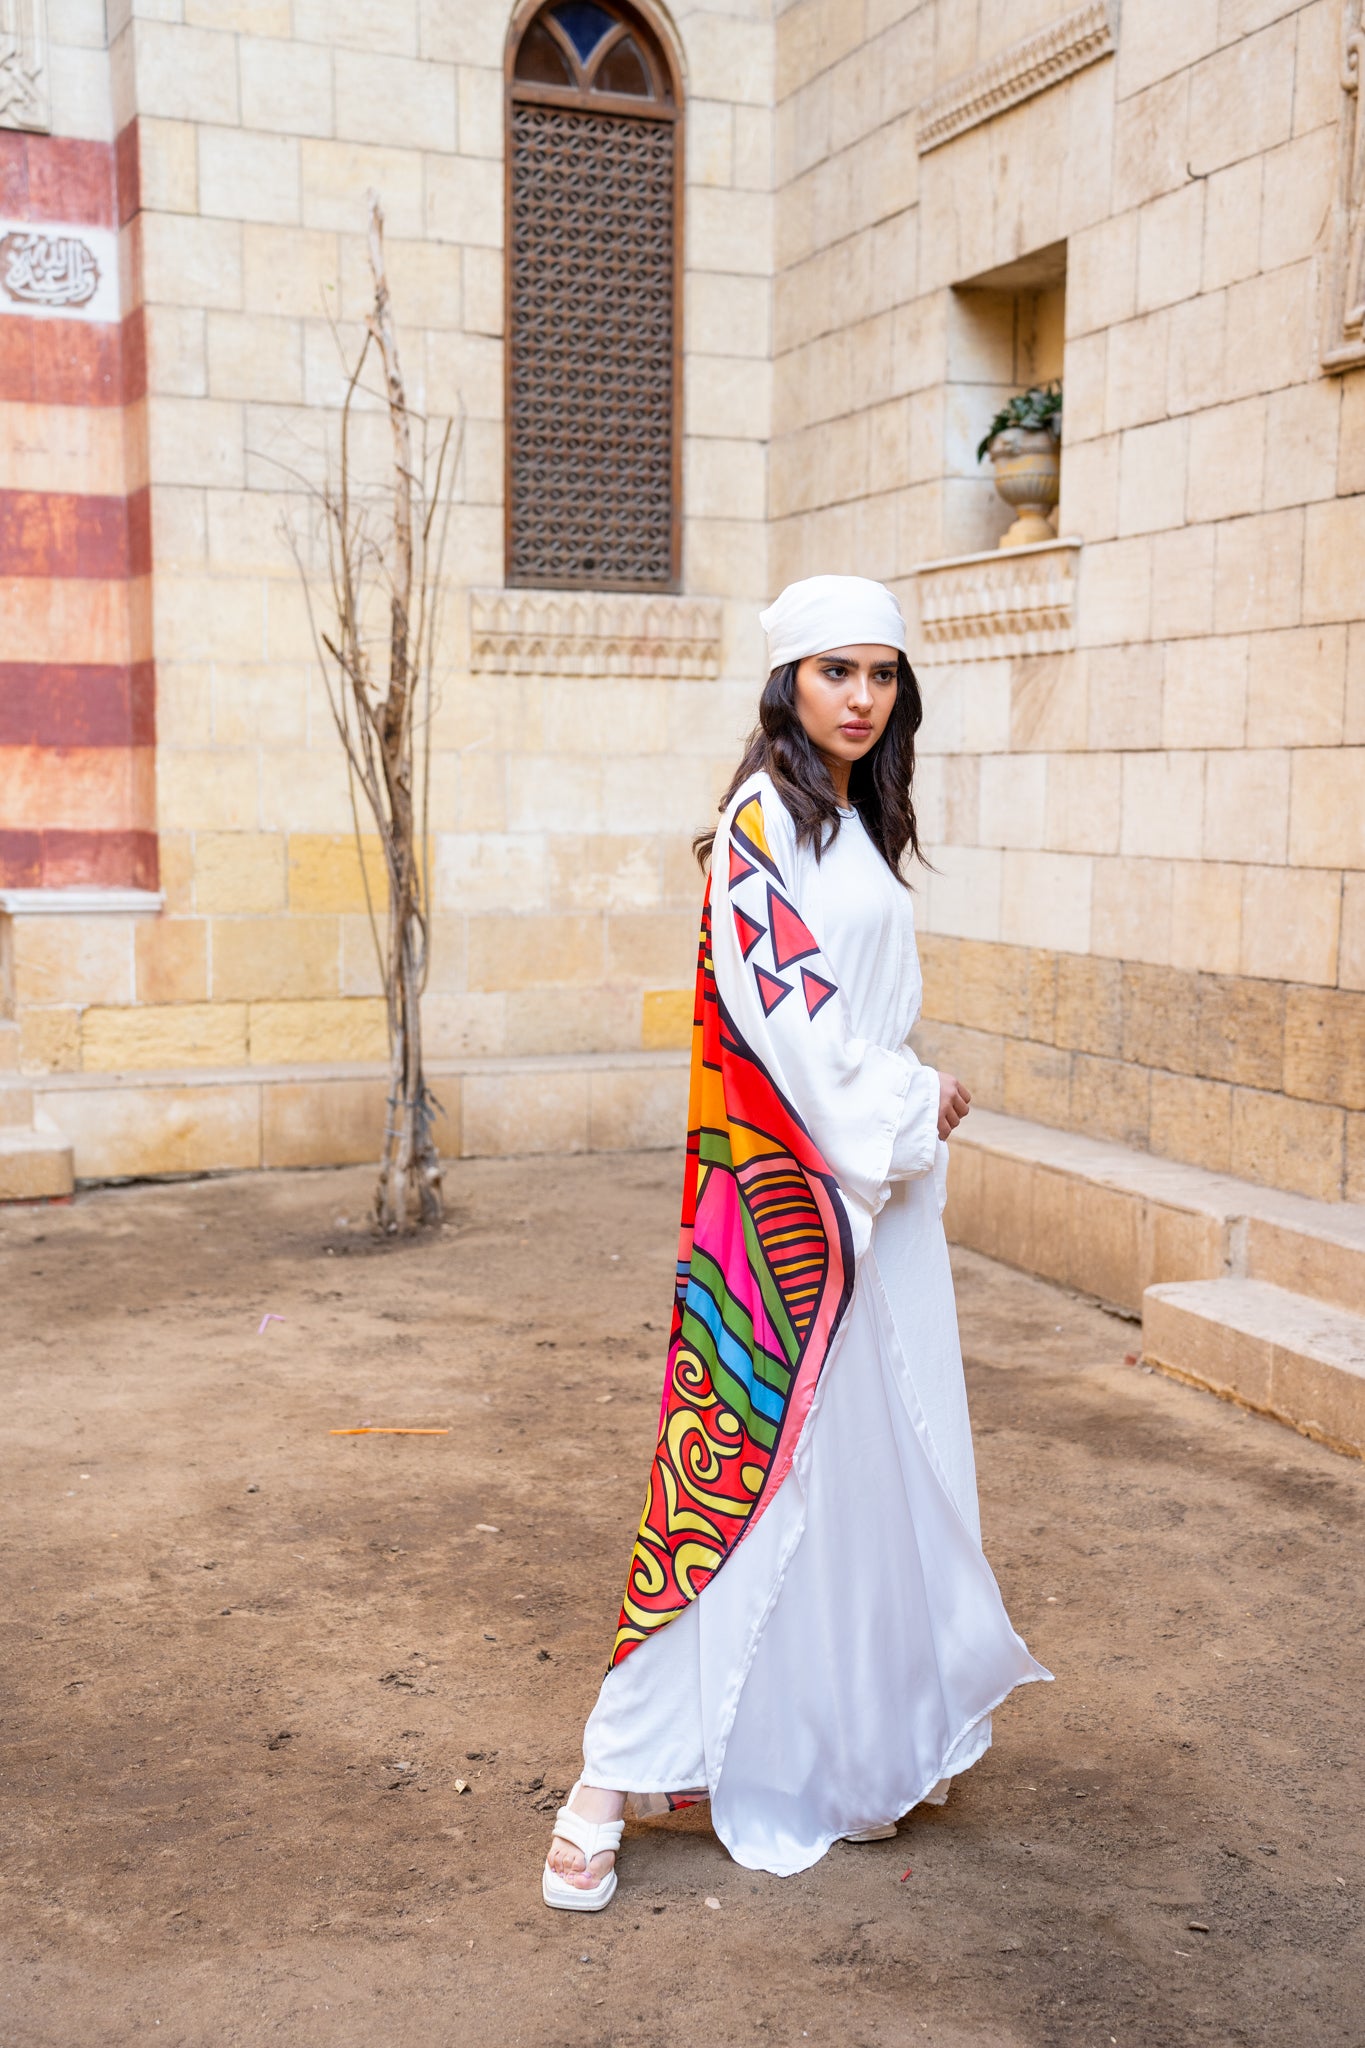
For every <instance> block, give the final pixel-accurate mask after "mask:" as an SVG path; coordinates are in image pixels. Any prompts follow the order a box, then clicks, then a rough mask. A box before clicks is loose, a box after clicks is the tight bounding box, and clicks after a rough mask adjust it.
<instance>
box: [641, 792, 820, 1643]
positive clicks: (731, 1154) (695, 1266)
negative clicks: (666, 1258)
mask: <svg viewBox="0 0 1365 2048" xmlns="http://www.w3.org/2000/svg"><path fill="white" fill-rule="evenodd" d="M749 809H750V810H751V811H758V806H757V804H755V805H752V806H750V807H749ZM745 818H746V814H745V813H741V819H740V820H737V821H736V826H735V829H734V832H733V836H732V840H731V847H730V859H731V873H732V875H734V873H735V868H736V866H738V867H739V868H740V870H741V878H742V876H743V875H748V874H752V873H753V872H754V871H755V867H756V866H761V867H765V868H766V869H767V870H768V872H769V873H771V874H773V875H774V876H776V875H777V869H776V867H775V865H774V863H773V861H772V856H771V854H770V853H769V851H768V848H767V843H766V841H765V840H764V838H763V832H762V815H761V811H760V812H759V815H758V818H757V821H756V823H755V820H754V819H753V818H751V817H750V818H748V819H747V829H743V828H742V826H741V820H744V819H745ZM778 879H779V880H780V877H778ZM783 908H784V909H789V908H790V907H789V906H787V905H786V904H785V903H784V905H783ZM790 915H791V917H793V918H795V916H796V913H795V912H794V911H791V912H790ZM750 922H751V921H750V920H748V919H745V920H744V922H743V923H741V922H740V918H739V916H738V915H737V916H736V926H737V931H738V934H739V939H740V945H741V948H742V949H743V950H746V952H747V950H751V948H745V936H746V932H745V927H746V925H747V924H749V923H750ZM797 922H798V923H799V920H797ZM801 929H802V931H804V929H805V928H804V926H802V927H801ZM788 936H789V937H790V936H791V935H790V933H789V934H788ZM793 942H794V941H793ZM758 972H760V973H761V972H763V970H758ZM767 979H768V980H769V981H771V982H772V983H773V986H774V989H775V990H776V991H777V993H776V994H775V996H774V998H773V1001H772V1002H771V1003H768V1002H767V1000H766V998H765V1009H768V1010H771V1009H772V1008H775V1007H776V1004H777V1003H778V1002H780V1001H782V999H783V998H784V997H785V996H787V995H790V994H791V989H790V987H789V986H788V984H787V983H785V982H783V981H780V980H777V979H776V977H774V976H771V975H769V976H767ZM814 979H816V977H812V980H814ZM821 986H822V987H823V986H824V984H823V983H822V984H821ZM759 987H760V991H761V989H762V982H761V981H760V983H759ZM810 1002H811V999H810V995H809V993H808V994H807V1004H808V1006H810ZM814 1007H818V1005H815V1006H814ZM814 1007H812V1010H811V1013H812V1015H813V1014H814ZM688 1123H689V1130H688V1139H687V1168H686V1176H685V1181H684V1188H683V1216H682V1230H681V1235H680V1244H679V1253H678V1275H677V1290H676V1295H675V1300H674V1308H673V1327H672V1334H671V1338H670V1342H669V1353H668V1372H667V1376H666V1378H665V1382H664V1396H663V1405H662V1409H661V1413H660V1421H659V1440H658V1448H657V1450H656V1452H655V1457H654V1464H653V1468H652V1470H651V1473H650V1481H649V1493H648V1497H647V1499H646V1501H645V1511H644V1515H643V1517H642V1519H641V1522H640V1531H639V1535H638V1537H637V1539H636V1544H635V1551H634V1554H633V1556H632V1558H631V1563H630V1571H629V1574H628V1578H627V1583H626V1594H625V1601H624V1604H623V1606H622V1609H621V1618H620V1624H619V1627H618V1631H617V1636H616V1644H615V1648H614V1651H613V1653H612V1663H613V1664H619V1663H620V1662H621V1660H622V1658H624V1657H626V1656H628V1655H629V1653H630V1652H631V1651H632V1650H633V1649H634V1648H635V1647H636V1646H637V1644H639V1643H641V1642H643V1641H644V1640H645V1638H646V1637H647V1636H648V1635H650V1634H651V1633H652V1632H653V1631H654V1630H656V1629H659V1628H662V1627H663V1626H664V1624H665V1623H666V1622H669V1621H671V1620H673V1618H674V1617H675V1616H676V1615H678V1614H680V1613H682V1611H683V1609H684V1608H685V1607H686V1606H687V1603H688V1602H689V1601H690V1600H694V1599H695V1598H696V1596H697V1594H698V1593H699V1592H700V1591H701V1590H702V1588H703V1587H704V1586H705V1585H706V1584H707V1583H708V1581H709V1580H710V1579H711V1578H713V1577H714V1575H715V1573H716V1572H717V1571H719V1569H720V1567H721V1565H722V1564H723V1563H724V1562H725V1559H726V1558H727V1557H728V1556H729V1554H730V1552H731V1551H732V1550H733V1548H734V1546H735V1544H736V1543H738V1542H739V1540H740V1538H741V1537H742V1536H743V1534H744V1532H745V1530H746V1529H747V1528H751V1527H752V1526H753V1524H754V1522H756V1521H757V1519H758V1517H759V1516H760V1515H761V1514H762V1512H763V1509H764V1507H765V1506H766V1504H767V1502H768V1501H769V1500H770V1499H771V1498H772V1496H773V1495H774V1493H775V1492H776V1490H777V1488H778V1487H779V1486H780V1485H781V1483H782V1481H783V1479H784V1478H785V1476H786V1473H787V1471H788V1469H789V1467H790V1464H791V1459H792V1454H793V1452H794V1450H795V1447H796V1443H797V1439H798V1438H799V1436H800V1433H801V1427H802V1424H803V1423H804V1421H805V1418H806V1415H807V1413H808V1411H809V1408H810V1403H811V1398H812V1396H813V1394H814V1391H815V1383H816V1380H817V1378H818V1376H819V1373H820V1369H821V1367H822V1365H823V1364H824V1361H825V1358H826V1357H827V1355H828V1353H829V1348H830V1345H831V1343H832V1341H833V1338H834V1333H835V1331H836V1330H837V1329H838V1327H839V1324H840V1322H841V1320H842V1318H843V1315H844V1312H845V1310H846V1308H847V1306H848V1302H849V1299H850V1297H851V1294H852V1289H853V1248H852V1241H851V1237H850V1233H849V1228H848V1219H847V1217H846V1215H845V1212H844V1206H843V1198H842V1196H841V1195H840V1193H839V1189H838V1185H837V1183H836V1181H835V1179H834V1177H833V1175H832V1174H831V1173H830V1171H829V1169H828V1168H827V1166H826V1165H825V1162H824V1160H823V1159H822V1158H821V1156H820V1154H819V1152H818V1151H817V1149H816V1147H815V1145H814V1143H813V1142H812V1140H811V1137H810V1135H809V1133H808V1132H807V1130H806V1128H805V1125H804V1124H803V1123H802V1121H801V1119H800V1117H799V1116H798V1115H797V1114H796V1111H795V1110H794V1109H793V1108H792V1106H791V1104H790V1103H788V1102H787V1101H786V1100H785V1099H784V1098H783V1096H782V1095H781V1094H780V1092H779V1091H778V1089H777V1088H776V1087H775V1086H774V1085H773V1083H772V1081H771V1079H770V1078H769V1076H768V1075H767V1073H766V1072H765V1071H764V1069H763V1067H762V1066H761V1064H760V1063H759V1060H758V1058H757V1056H756V1055H755V1053H754V1052H753V1051H752V1050H751V1049H750V1047H748V1046H747V1045H746V1044H745V1043H744V1041H743V1039H742V1038H741V1036H740V1034H739V1032H738V1031H737V1030H736V1028H735V1025H734V1022H733V1020H732V1018H731V1017H730V1016H729V1014H728V1013H727V1011H726V1009H725V1006H724V1004H723V1003H722V1002H721V1000H720V997H719V995H718V993H717V989H716V980H715V971H714V964H713V961H712V954H711V893H710V888H709V885H708V888H707V894H706V903H705V907H704V909H703V912H702V927H701V943H700V947H699V951H698V961H697V1000H696V1009H695V1012H694V1018H693V1035H692V1090H691V1104H690V1113H689V1117H688Z"/></svg>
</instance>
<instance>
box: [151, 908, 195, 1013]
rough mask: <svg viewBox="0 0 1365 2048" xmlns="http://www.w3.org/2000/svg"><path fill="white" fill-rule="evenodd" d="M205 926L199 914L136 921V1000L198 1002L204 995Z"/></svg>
mask: <svg viewBox="0 0 1365 2048" xmlns="http://www.w3.org/2000/svg"><path fill="white" fill-rule="evenodd" d="M207 936H208V928H207V926H206V925H205V923H204V921H203V919H202V918H185V917H158V918H154V919H147V920H146V921H140V922H139V923H138V924H137V926H136V927H135V929H134V932H133V956H134V962H135V971H136V979H137V999H138V1001H139V1002H140V1003H201V1002H203V1001H204V999H205V998H206V997H207V995H208V992H209V990H208V947H207V943H206V942H207Z"/></svg>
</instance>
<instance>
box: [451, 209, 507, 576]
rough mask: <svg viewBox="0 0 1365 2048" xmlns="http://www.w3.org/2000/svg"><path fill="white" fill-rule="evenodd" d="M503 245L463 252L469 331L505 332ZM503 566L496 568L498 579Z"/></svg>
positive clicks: (462, 296)
mask: <svg viewBox="0 0 1365 2048" xmlns="http://www.w3.org/2000/svg"><path fill="white" fill-rule="evenodd" d="M503 269H504V266H503V257H502V251H501V249H465V250H463V251H462V252H461V255H460V278H461V294H460V303H461V306H462V308H463V313H464V328H465V332H466V333H467V334H488V335H501V333H502V326H503V296H504V294H503ZM500 574H501V568H500V567H499V568H496V569H494V571H493V573H492V580H494V581H496V580H497V577H498V576H499V575H500Z"/></svg>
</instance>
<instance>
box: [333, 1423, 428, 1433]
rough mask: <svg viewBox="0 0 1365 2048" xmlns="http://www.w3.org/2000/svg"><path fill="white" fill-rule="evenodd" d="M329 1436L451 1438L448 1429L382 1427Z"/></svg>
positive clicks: (349, 1430) (368, 1425)
mask: <svg viewBox="0 0 1365 2048" xmlns="http://www.w3.org/2000/svg"><path fill="white" fill-rule="evenodd" d="M327 1434H328V1436H449V1435H450V1431H449V1430H448V1429H386V1428H384V1427H383V1426H382V1425H378V1426H373V1427H372V1426H371V1425H370V1424H369V1423H368V1422H367V1423H366V1424H365V1427H364V1428H363V1429H329V1430H328V1432H327Z"/></svg>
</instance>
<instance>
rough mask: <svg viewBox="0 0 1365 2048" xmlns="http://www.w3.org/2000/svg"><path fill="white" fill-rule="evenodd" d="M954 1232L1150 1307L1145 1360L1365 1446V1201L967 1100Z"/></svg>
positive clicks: (952, 1184) (1144, 1312) (1126, 1306)
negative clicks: (1243, 1174)
mask: <svg viewBox="0 0 1365 2048" xmlns="http://www.w3.org/2000/svg"><path fill="white" fill-rule="evenodd" d="M953 1149H954V1160H953V1170H952V1173H951V1174H950V1177H949V1204H948V1212H947V1216H946V1218H945V1221H946V1223H947V1226H948V1234H949V1236H950V1237H952V1238H953V1239H955V1241H957V1242H959V1243H962V1244H968V1245H971V1246H972V1247H973V1248H974V1249H975V1250H978V1251H983V1252H987V1253H989V1254H990V1255H991V1256H992V1257H994V1258H999V1259H1004V1260H1005V1261H1006V1262H1007V1263H1009V1264H1011V1265H1016V1266H1022V1267H1024V1268H1025V1269H1026V1270H1028V1271H1032V1272H1036V1273H1042V1274H1043V1275H1044V1276H1045V1277H1046V1278H1048V1279H1052V1280H1057V1281H1060V1282H1061V1283H1062V1284H1063V1285H1066V1286H1071V1287H1074V1288H1076V1289H1077V1290H1078V1291H1079V1292H1081V1293H1085V1294H1093V1295H1095V1296H1097V1297H1098V1298H1099V1299H1100V1300H1101V1301H1104V1302H1107V1303H1109V1304H1111V1305H1112V1306H1114V1307H1117V1308H1119V1309H1122V1310H1123V1311H1124V1312H1125V1313H1127V1314H1130V1315H1134V1316H1137V1315H1140V1316H1141V1318H1142V1352H1143V1356H1144V1358H1145V1360H1146V1361H1147V1363H1148V1364H1150V1365H1153V1366H1155V1367H1156V1368H1157V1369H1158V1370H1159V1371H1161V1372H1165V1373H1169V1374H1170V1375H1171V1376H1172V1377H1173V1378H1176V1379H1181V1380H1185V1381H1188V1382H1189V1383H1190V1384H1191V1385H1194V1386H1199V1387H1206V1388H1208V1389H1209V1390H1210V1391H1211V1392H1213V1393H1216V1394H1219V1395H1221V1396H1222V1397H1223V1398H1224V1399H1225V1400H1232V1401H1237V1402H1239V1403H1241V1404H1242V1405H1243V1406H1245V1407H1248V1408H1254V1409H1256V1410H1258V1411H1259V1412H1260V1413H1262V1414H1265V1415H1271V1416H1274V1417H1275V1418H1276V1420H1278V1421H1280V1422H1285V1423H1288V1424H1289V1425H1290V1426H1291V1427H1292V1428H1294V1429H1297V1430H1299V1431H1301V1432H1302V1433H1303V1434H1304V1435H1306V1436H1312V1437H1315V1438H1317V1439H1318V1440H1319V1441H1321V1442H1323V1443H1327V1444H1330V1445H1332V1446H1333V1447H1334V1448H1335V1449H1338V1450H1343V1451H1348V1452H1351V1453H1353V1454H1354V1455H1355V1456H1357V1457H1363V1456H1365V1206H1362V1205H1360V1204H1358V1203H1353V1202H1344V1203H1335V1202H1315V1201H1310V1200H1309V1199H1308V1198H1307V1197H1306V1196H1303V1195H1290V1194H1283V1193H1281V1192H1280V1191H1279V1190H1278V1189H1275V1188H1264V1187H1258V1186H1255V1185H1253V1184H1252V1183H1251V1182H1249V1181H1239V1180H1234V1179H1233V1178H1232V1177H1231V1176H1230V1175H1227V1174H1218V1173H1209V1172H1206V1171H1205V1170H1204V1169H1203V1168H1201V1167H1196V1166H1184V1165H1181V1164H1180V1163H1179V1162H1177V1161H1174V1160H1166V1159H1156V1158H1153V1157H1152V1156H1151V1154H1149V1153H1145V1152H1136V1151H1132V1150H1130V1149H1129V1148H1128V1147H1126V1146H1123V1145H1118V1144H1111V1143H1106V1142H1102V1141H1100V1140H1096V1139H1092V1138H1082V1137H1078V1136H1076V1135H1075V1134H1073V1133H1071V1132H1069V1131H1054V1130H1051V1129H1049V1128H1047V1127H1046V1126H1045V1125H1042V1124H1032V1123H1026V1122H1024V1121H1023V1120H1022V1119H1020V1118H1016V1117H1006V1116H999V1115H996V1114H994V1113H992V1112H988V1111H984V1110H983V1111H978V1110H973V1112H972V1115H971V1118H970V1120H969V1122H968V1123H967V1124H966V1125H965V1126H964V1127H963V1130H962V1131H961V1132H960V1133H959V1134H958V1136H957V1137H956V1138H955V1139H954V1141H953Z"/></svg>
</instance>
